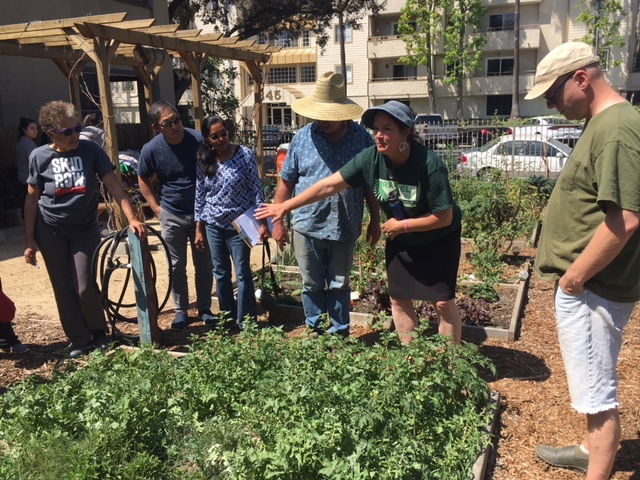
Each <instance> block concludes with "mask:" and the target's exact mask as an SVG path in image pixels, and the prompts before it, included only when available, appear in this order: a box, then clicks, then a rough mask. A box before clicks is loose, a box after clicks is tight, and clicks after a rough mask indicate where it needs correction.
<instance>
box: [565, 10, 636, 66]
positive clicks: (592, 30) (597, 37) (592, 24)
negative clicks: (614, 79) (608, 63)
mask: <svg viewBox="0 0 640 480" xmlns="http://www.w3.org/2000/svg"><path fill="white" fill-rule="evenodd" d="M626 14H627V13H626V12H625V10H624V6H623V3H622V1H620V0H582V5H581V6H580V14H579V15H578V18H577V20H578V21H579V22H582V23H584V24H585V25H586V26H587V34H586V35H585V36H584V37H582V40H583V41H584V42H586V43H588V44H589V45H593V46H594V47H595V48H596V51H597V52H598V54H599V55H600V58H601V59H602V60H603V61H604V60H605V59H606V58H607V55H608V53H609V52H610V50H611V48H613V47H624V46H625V38H624V37H623V36H622V35H621V34H620V26H621V24H622V19H623V17H624V16H625V15H626ZM619 64H620V61H614V62H613V63H612V65H613V66H616V65H619Z"/></svg>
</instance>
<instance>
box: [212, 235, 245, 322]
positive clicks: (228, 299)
mask: <svg viewBox="0 0 640 480" xmlns="http://www.w3.org/2000/svg"><path fill="white" fill-rule="evenodd" d="M206 232H207V242H208V243H209V250H210V251H211V260H212V262H213V277H214V278H215V279H216V291H217V293H218V301H219V302H220V311H221V312H229V313H230V314H231V318H233V319H236V322H237V324H238V326H240V327H242V322H243V321H244V319H245V317H246V316H247V315H249V316H250V317H252V318H255V317H256V312H257V307H256V294H255V289H254V287H253V272H252V271H251V249H250V248H249V247H248V246H247V244H246V243H244V240H242V238H241V237H240V235H238V233H237V232H236V231H235V230H225V229H224V228H218V227H215V226H213V225H209V224H207V225H206ZM231 258H233V264H234V266H235V270H236V280H237V282H238V301H237V303H236V301H235V299H234V297H233V283H232V282H231Z"/></svg>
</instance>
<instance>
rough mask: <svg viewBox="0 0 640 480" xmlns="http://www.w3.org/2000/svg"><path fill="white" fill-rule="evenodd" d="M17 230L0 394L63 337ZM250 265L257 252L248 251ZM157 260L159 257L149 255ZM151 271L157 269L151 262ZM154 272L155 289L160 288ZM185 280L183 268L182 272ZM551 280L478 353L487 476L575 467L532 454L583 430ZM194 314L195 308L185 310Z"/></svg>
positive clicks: (51, 365) (629, 403)
mask: <svg viewBox="0 0 640 480" xmlns="http://www.w3.org/2000/svg"><path fill="white" fill-rule="evenodd" d="M22 251H23V245H22V232H21V230H20V228H18V227H15V228H9V229H4V230H0V276H1V278H2V283H3V288H4V289H5V291H6V293H7V294H8V295H9V296H10V297H11V298H12V299H13V300H14V301H15V303H16V306H17V308H18V312H17V315H16V319H15V330H16V332H17V334H18V336H19V337H20V339H21V340H22V341H23V343H26V344H28V345H29V346H30V348H31V352H30V353H29V354H26V355H20V356H16V355H10V354H5V353H0V394H1V393H2V392H4V391H5V390H6V388H8V387H10V386H11V385H12V384H15V383H16V382H20V381H22V380H24V379H25V378H27V377H28V376H29V375H32V374H39V375H43V376H49V375H50V374H51V373H52V372H54V371H55V369H56V368H57V366H58V365H59V364H60V363H61V362H63V361H67V360H64V358H63V354H62V349H63V348H64V347H65V346H66V339H65V336H64V334H63V332H62V329H61V328H60V324H59V321H58V316H57V311H56V307H55V301H54V298H53V292H52V290H51V286H50V284H49V279H48V277H47V273H46V268H45V267H44V265H42V266H41V268H40V269H36V268H33V267H30V266H28V265H26V264H25V263H24V260H23V258H22ZM254 259H255V262H254V263H255V264H256V265H258V264H259V262H260V252H259V251H258V252H255V258H254ZM157 262H158V263H161V260H160V259H158V260H157ZM158 271H159V272H164V270H163V268H162V265H161V264H160V265H159V268H158ZM163 277H164V275H163V274H162V273H161V274H160V275H159V283H160V284H159V285H158V290H159V291H161V290H162V281H163V280H162V278H163ZM189 278H193V274H192V270H191V269H190V277H189ZM552 297H553V286H552V285H550V284H547V283H544V282H541V281H540V280H538V279H537V278H533V279H532V282H531V288H530V290H529V299H528V303H527V305H526V308H525V313H524V319H523V323H522V325H523V326H522V330H521V336H520V338H519V339H518V340H517V341H516V342H514V343H502V342H499V341H496V340H489V341H487V342H485V343H484V344H483V345H481V346H480V349H481V351H482V352H483V353H484V354H485V355H486V356H488V357H489V358H491V359H492V360H493V361H494V362H495V364H496V366H497V374H496V375H495V376H491V375H490V374H487V380H488V381H489V382H490V385H491V387H492V388H493V389H494V390H496V391H498V392H499V393H500V396H501V402H500V416H499V423H498V426H497V431H496V440H495V445H496V452H495V454H494V455H493V457H492V462H491V465H490V468H489V472H488V474H487V478H491V479H494V480H540V479H557V480H578V479H582V478H584V476H583V475H582V474H580V473H578V472H572V471H564V470H562V469H556V468H551V467H549V466H547V465H545V464H544V463H543V462H541V461H539V460H538V459H537V458H536V456H535V453H534V449H535V446H536V445H538V444H540V443H549V444H552V445H568V444H571V443H575V442H577V441H579V440H580V439H581V437H582V435H583V433H584V427H585V423H584V418H583V416H581V415H578V414H577V413H575V412H574V411H572V410H571V408H570V405H569V396H568V390H567V385H566V380H565V375H564V367H563V364H562V358H561V356H560V351H559V349H558V342H557V335H556V331H555V320H554V312H553V302H552ZM190 313H191V314H192V315H193V316H195V313H196V312H195V310H194V311H192V312H190ZM172 317H173V312H172V311H171V310H170V303H169V306H168V307H167V308H165V312H163V314H162V315H161V316H160V319H159V323H160V326H161V328H163V330H164V332H163V346H164V347H165V348H169V349H172V350H185V349H186V347H187V346H188V344H189V343H190V342H191V339H190V336H191V335H195V336H201V335H204V334H205V333H206V331H207V329H206V327H204V326H203V325H202V324H201V323H194V324H193V325H191V326H190V327H189V328H187V329H186V330H185V331H182V332H172V331H170V330H169V325H170V323H171V319H172ZM639 320H640V309H638V308H636V310H635V312H634V314H633V316H632V319H631V321H630V323H629V325H628V326H627V330H626V332H625V342H624V345H623V348H622V352H621V355H620V365H619V372H618V373H619V377H620V384H621V387H620V402H621V405H622V407H621V409H620V414H621V418H622V442H621V447H620V450H619V451H618V456H617V458H616V463H615V466H614V474H613V475H612V478H613V479H614V480H640V368H639V367H640V321H639ZM284 327H285V330H287V331H289V332H290V335H292V336H296V335H300V334H302V332H304V327H303V326H301V325H296V324H286V325H285V326H284ZM352 335H353V336H355V337H358V338H360V339H362V340H363V341H366V342H368V343H369V342H372V341H375V339H376V337H377V335H376V334H375V333H373V332H371V331H370V330H369V329H366V328H355V329H353V330H352Z"/></svg>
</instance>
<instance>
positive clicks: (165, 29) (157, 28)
mask: <svg viewBox="0 0 640 480" xmlns="http://www.w3.org/2000/svg"><path fill="white" fill-rule="evenodd" d="M178 28H180V25H177V24H175V23H174V24H171V25H154V26H153V27H147V28H135V29H134V30H135V31H136V32H143V33H173V32H176V31H177V30H178Z"/></svg>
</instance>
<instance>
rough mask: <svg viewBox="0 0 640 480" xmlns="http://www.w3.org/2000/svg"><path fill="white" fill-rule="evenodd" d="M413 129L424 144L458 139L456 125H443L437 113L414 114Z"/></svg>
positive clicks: (442, 120) (440, 116)
mask: <svg viewBox="0 0 640 480" xmlns="http://www.w3.org/2000/svg"><path fill="white" fill-rule="evenodd" d="M414 129H415V131H416V133H417V134H418V137H420V141H421V142H422V143H424V144H425V145H434V144H437V143H448V142H453V141H457V140H458V125H456V124H448V125H445V123H444V119H443V118H442V115H440V114H439V113H419V114H417V115H416V119H415V123H414Z"/></svg>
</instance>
